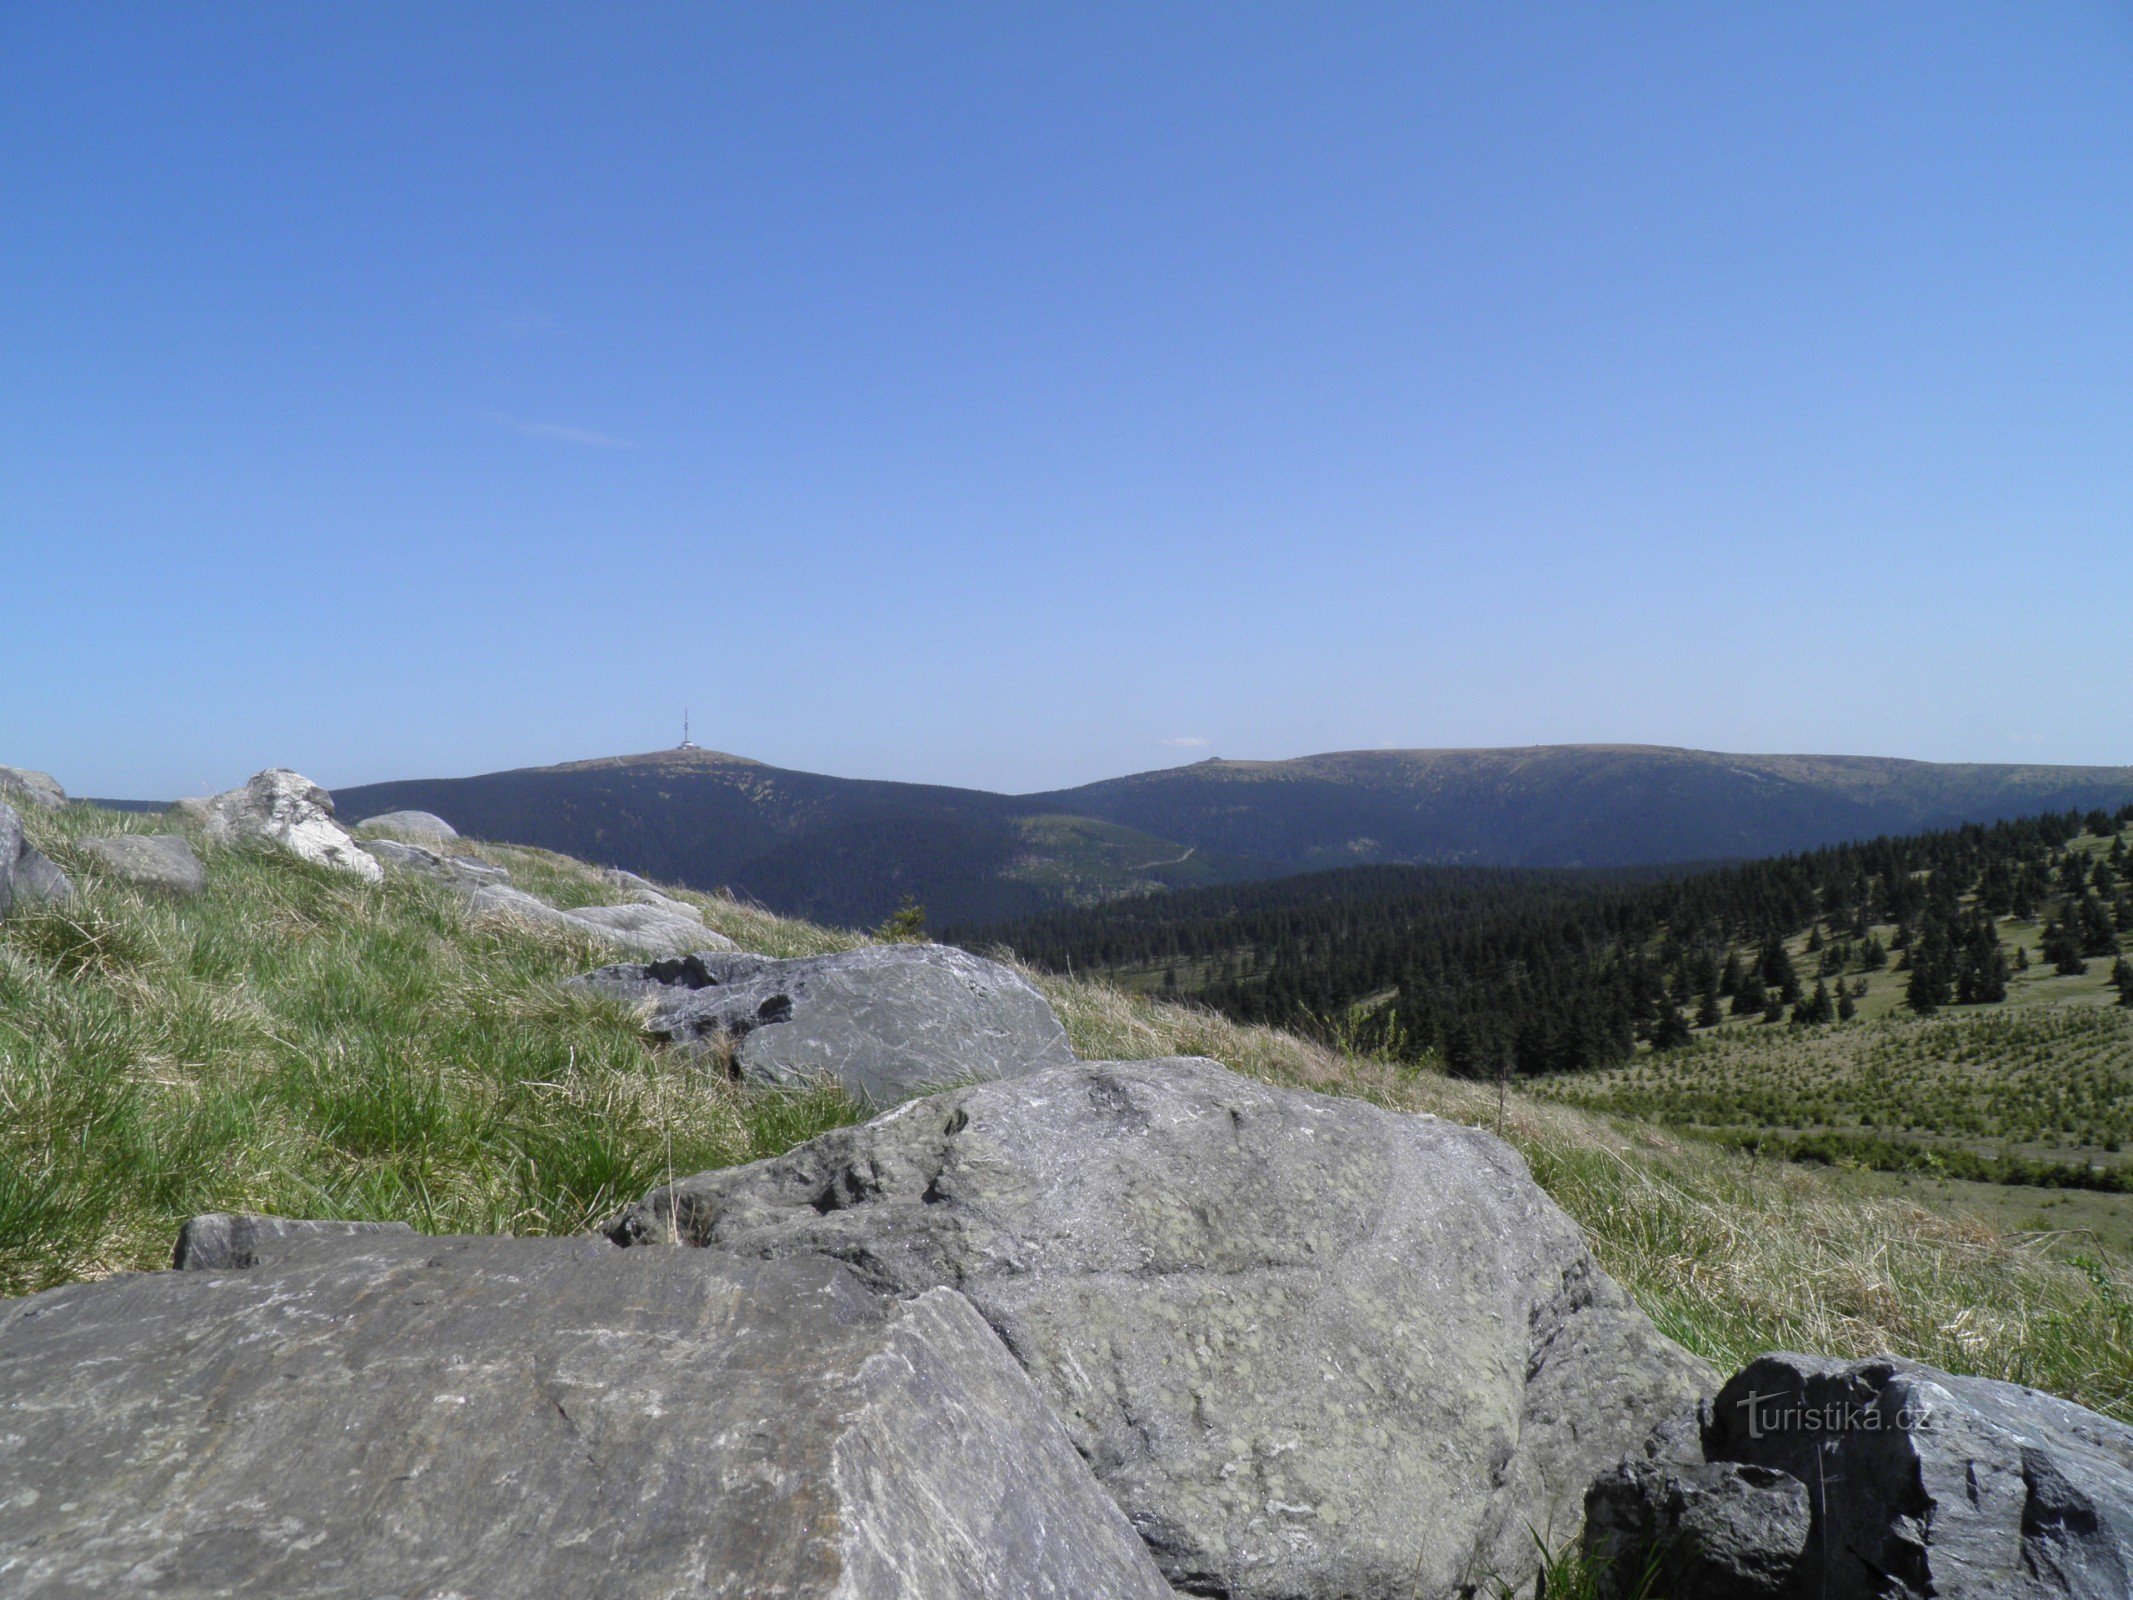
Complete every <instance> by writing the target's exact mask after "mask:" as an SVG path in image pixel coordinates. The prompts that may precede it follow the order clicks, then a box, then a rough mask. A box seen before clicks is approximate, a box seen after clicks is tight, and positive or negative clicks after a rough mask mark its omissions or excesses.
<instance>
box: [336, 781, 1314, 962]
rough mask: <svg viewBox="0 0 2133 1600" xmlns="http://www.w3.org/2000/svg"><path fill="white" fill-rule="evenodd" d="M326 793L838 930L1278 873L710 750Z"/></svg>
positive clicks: (345, 807) (1131, 837)
mask: <svg viewBox="0 0 2133 1600" xmlns="http://www.w3.org/2000/svg"><path fill="white" fill-rule="evenodd" d="M334 799H335V804H336V806H337V807H338V809H339V811H340V814H341V816H342V817H344V818H345V819H346V820H348V821H349V822H356V821H360V820H361V819H362V818H364V817H366V816H374V815H376V814H377V813H379V812H383V811H396V810H402V809H409V808H412V809H417V810H423V811H434V812H436V813H438V814H439V815H440V816H443V817H444V818H446V819H447V820H448V821H450V822H451V823H452V825H453V826H454V827H456V828H458V829H459V830H460V831H461V832H463V833H469V834H472V835H475V836H477V837H480V838H487V839H501V840H509V841H511V842H514V843H519V844H530V845H538V846H540V847H542V848H544V849H549V850H555V851H559V852H561V853H563V854H566V855H573V856H576V857H579V858H580V859H582V860H587V861H594V862H598V863H600V864H602V865H607V866H619V867H627V868H629V869H630V870H631V871H633V872H642V873H645V874H647V875H649V876H653V877H657V878H660V879H662V880H666V881H672V882H677V883H684V884H688V885H690V886H692V887H695V888H701V889H717V888H731V889H733V890H735V891H736V892H738V893H741V894H744V895H747V896H749V897H751V898H753V899H756V900H760V901H761V902H762V903H763V904H765V905H767V906H770V907H772V908H774V909H776V910H778V911H781V912H785V913H787V914H790V915H796V916H808V917H813V918H816V919H819V920H822V921H827V922H835V923H842V924H845V925H847V926H850V925H864V924H872V923H876V922H879V921H880V920H881V919H882V918H883V917H885V916H887V915H888V914H889V913H890V912H892V911H894V910H895V909H896V908H897V906H898V905H899V904H900V903H901V902H902V900H903V899H904V897H905V896H907V895H908V896H910V897H912V898H914V899H916V900H918V901H920V902H921V903H923V904H924V905H925V907H926V908H927V911H928V913H929V914H930V915H931V916H932V917H933V918H934V919H935V920H936V921H937V922H939V921H977V920H986V919H992V918H997V917H1012V916H1023V915H1028V914H1030V913H1032V912H1035V911H1039V910H1043V909H1046V908H1048V907H1052V906H1060V905H1077V904H1087V903H1091V902H1094V901H1098V900H1104V899H1111V898H1115V897H1117V896H1120V895H1128V894H1144V893H1149V892H1152V891H1155V890H1158V889H1166V888H1179V887H1185V886H1189V885H1195V884H1207V883H1223V882H1230V881H1235V880H1238V879H1242V878H1254V877H1267V876H1271V875H1274V874H1277V873H1279V872H1280V871H1281V870H1283V869H1282V867H1281V865H1280V864H1279V863H1272V862H1258V861H1240V860H1233V859H1229V858H1227V857H1224V856H1222V855H1220V854H1219V853H1213V852H1206V851H1200V850H1196V849H1194V848H1193V847H1191V846H1190V845H1186V844H1179V843H1176V842H1173V841H1171V840H1168V839H1155V838H1149V837H1147V836H1145V835H1143V834H1141V833H1139V832H1137V831H1136V830H1134V829H1133V828H1131V827H1127V826H1123V825H1120V824H1117V823H1112V822H1107V821H1102V820H1099V819H1095V818H1090V817H1075V816H1060V815H1056V814H1053V812H1052V810H1051V808H1049V807H1047V806H1045V805H1044V804H1042V803H1041V802H1039V801H1036V800H1033V799H1030V798H1020V797H1014V796H1008V795H998V794H989V793H986V792H985V791H983V790H977V789H953V788H947V787H941V786H935V785H931V784H913V783H883V782H876V781H873V780H869V779H858V778H831V777H824V776H821V775H819V774H817V773H811V772H792V771H788V770H786V769H784V768H781V767H771V766H766V765H764V764H763V763H762V762H759V761H750V760H747V759H745V758H743V757H740V756H731V755H725V754H722V753H720V752H718V751H715V750H665V751H655V752H653V753H650V754H647V755H638V756H615V757H610V758H608V759H605V760H598V761H573V762H569V763H566V764H564V765H562V766H555V767H529V768H523V769H520V770H517V771H512V772H493V773H487V774H484V775H483V776H480V777H473V778H425V779H417V780H414V781H410V782H402V783H375V784H365V785H362V786H359V787H356V788H350V789H341V790H338V791H336V792H335V796H334Z"/></svg>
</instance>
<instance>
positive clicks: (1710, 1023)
mask: <svg viewBox="0 0 2133 1600" xmlns="http://www.w3.org/2000/svg"><path fill="white" fill-rule="evenodd" d="M1725 1020H1726V1018H1725V1013H1723V1012H1722V1011H1720V1010H1719V1009H1718V992H1717V991H1716V990H1715V989H1706V990H1705V991H1704V995H1703V1001H1702V1003H1701V1004H1699V1005H1698V1006H1697V1007H1696V1026H1697V1027H1699V1028H1715V1027H1717V1026H1718V1025H1719V1024H1720V1023H1721V1022H1724V1021H1725Z"/></svg>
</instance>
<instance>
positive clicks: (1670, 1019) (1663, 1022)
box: [1652, 1005, 1691, 1050]
mask: <svg viewBox="0 0 2133 1600" xmlns="http://www.w3.org/2000/svg"><path fill="white" fill-rule="evenodd" d="M1690 1037H1691V1035H1690V1033H1689V1023H1688V1019H1687V1018H1686V1017H1684V1016H1683V1015H1682V1014H1681V1010H1680V1008H1679V1007H1678V1006H1671V1005H1662V1006H1661V1007H1660V1008H1659V1025H1658V1026H1657V1027H1656V1028H1654V1029H1653V1030H1652V1048H1653V1049H1654V1050H1678V1049H1680V1048H1681V1047H1682V1046H1683V1045H1685V1044H1687V1043H1688V1042H1689V1039H1690Z"/></svg>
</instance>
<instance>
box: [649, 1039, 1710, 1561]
mask: <svg viewBox="0 0 2133 1600" xmlns="http://www.w3.org/2000/svg"><path fill="white" fill-rule="evenodd" d="M611 1236H612V1237H614V1238H615V1239H617V1241H618V1242H632V1241H636V1240H646V1241H659V1240H665V1239H670V1238H680V1239H682V1240H684V1241H687V1242H691V1243H697V1244H702V1245H707V1246H710V1247H713V1248H716V1249H719V1250H725V1251H731V1252H734V1253H737V1254H741V1255H750V1256H762V1257H773V1258H781V1257H801V1256H811V1255H829V1256H833V1257H835V1258H837V1259H839V1260H842V1261H846V1262H849V1263H850V1264H851V1265H852V1267H853V1268H854V1270H855V1271H857V1272H858V1273H859V1275H860V1276H861V1277H862V1278H863V1279H864V1280H865V1281H866V1282H867V1283H868V1284H869V1285H870V1286H872V1287H875V1288H878V1289H883V1290H887V1291H891V1292H894V1293H897V1294H904V1295H911V1294H920V1293H923V1292H925V1291H926V1290H928V1289H930V1288H933V1287H936V1286H940V1285H952V1286H954V1287H955V1288H957V1289H958V1290H960V1291H961V1292H962V1293H963V1294H964V1295H966V1296H967V1297H968V1298H969V1300H970V1302H971V1303H972V1304H973V1305H974V1306H976V1307H977V1309H978V1310H979V1311H980V1312H981V1313H982V1314H983V1315H984V1317H985V1319H986V1321H987V1322H989V1323H990V1324H991V1325H992V1326H993V1327H994V1328H995V1329H997V1330H998V1332H999V1333H1000V1335H1001V1337H1002V1338H1003V1340H1004V1341H1005V1342H1006V1344H1007V1347H1008V1348H1009V1349H1010V1350H1012V1351H1013V1352H1014V1354H1015V1357H1016V1359H1018V1360H1019V1361H1020V1362H1021V1363H1022V1364H1023V1366H1024V1367H1025V1368H1027V1369H1028V1371H1029V1374H1030V1376H1031V1378H1032V1379H1034V1380H1035V1382H1036V1385H1037V1388H1038V1390H1039V1392H1041V1393H1042V1394H1043V1395H1044V1397H1045V1398H1046V1399H1047V1400H1048V1401H1050V1402H1051V1405H1052V1408H1053V1410H1054V1411H1056V1412H1057V1413H1058V1415H1059V1416H1060V1418H1061V1419H1062V1420H1063V1421H1064V1422H1065V1423H1066V1426H1067V1429H1068V1431H1069V1433H1070V1434H1071V1435H1072V1437H1073V1440H1074V1443H1075V1446H1076V1448H1077V1449H1079V1450H1080V1452H1081V1453H1082V1455H1083V1456H1084V1458H1085V1459H1087V1461H1088V1462H1089V1463H1090V1465H1091V1466H1092V1467H1093V1468H1094V1469H1095V1472H1096V1475H1097V1476H1098V1477H1099V1478H1100V1479H1101V1480H1102V1481H1103V1483H1104V1485H1105V1487H1107V1488H1108V1489H1109V1490H1110V1491H1111V1493H1112V1495H1113V1496H1114V1497H1115V1498H1116V1499H1117V1501H1118V1502H1119V1504H1120V1505H1121V1506H1123V1507H1124V1508H1125V1509H1126V1512H1127V1515H1128V1516H1129V1517H1130V1518H1131V1519H1132V1521H1133V1524H1134V1526H1135V1527H1136V1528H1138V1529H1139V1530H1140V1533H1141V1535H1142V1537H1143V1538H1144V1539H1145V1540H1147V1542H1148V1544H1149V1547H1150V1548H1151V1549H1152V1550H1153V1551H1154V1552H1155V1555H1156V1559H1157V1562H1158V1564H1159V1565H1160V1566H1161V1567H1162V1569H1163V1571H1164V1574H1165V1576H1166V1577H1167V1578H1168V1580H1169V1581H1170V1582H1171V1583H1172V1584H1173V1585H1175V1586H1176V1587H1178V1588H1180V1589H1183V1590H1186V1591H1188V1592H1190V1593H1194V1594H1207V1595H1227V1596H1231V1597H1234V1600H1262V1597H1263V1600H1274V1597H1277V1596H1278V1597H1291V1600H1293V1597H1311V1600H1333V1597H1336V1596H1338V1597H1343V1600H1394V1597H1398V1600H1443V1597H1450V1596H1454V1595H1464V1594H1470V1593H1472V1592H1474V1590H1473V1588H1472V1587H1471V1586H1473V1585H1476V1584H1478V1583H1479V1582H1480V1581H1481V1580H1482V1578H1484V1577H1485V1576H1487V1575H1489V1574H1491V1573H1494V1574H1497V1575H1499V1576H1500V1577H1502V1578H1503V1579H1504V1580H1505V1581H1518V1580H1520V1579H1521V1578H1529V1577H1530V1576H1531V1574H1532V1571H1533V1568H1534V1558H1533V1539H1532V1532H1531V1531H1530V1530H1543V1531H1546V1532H1548V1533H1550V1534H1551V1535H1552V1536H1553V1537H1554V1538H1556V1539H1557V1540H1561V1539H1564V1538H1568V1537H1571V1536H1573V1535H1574V1534H1575V1532H1576V1530H1577V1528H1578V1525H1579V1520H1580V1517H1581V1515H1582V1512H1583V1502H1582V1497H1583V1494H1584V1491H1585V1486H1586V1485H1587V1484H1589V1483H1590V1482H1591V1481H1592V1479H1593V1477H1594V1476H1595V1475H1596V1474H1597V1473H1599V1472H1600V1471H1601V1470H1602V1469H1604V1468H1605V1467H1607V1466H1609V1465H1611V1464H1612V1463H1614V1462H1615V1461H1617V1460H1618V1459H1620V1458H1621V1457H1622V1456H1623V1455H1624V1454H1625V1453H1626V1452H1628V1451H1629V1450H1631V1449H1633V1448H1634V1447H1636V1446H1637V1444H1638V1443H1639V1442H1640V1441H1641V1440H1643V1439H1644V1438H1645V1437H1646V1435H1647V1434H1648V1433H1649V1432H1650V1431H1651V1430H1652V1429H1653V1427H1654V1426H1655V1425H1656V1424H1658V1423H1659V1422H1660V1421H1661V1420H1663V1419H1664V1418H1665V1417H1667V1416H1669V1415H1673V1414H1675V1413H1678V1412H1680V1411H1683V1410H1686V1409H1688V1408H1690V1407H1692V1406H1693V1405H1694V1403H1695V1399H1696V1396H1697V1395H1698V1394H1700V1393H1708V1392H1709V1389H1710V1387H1711V1386H1712V1384H1713V1383H1714V1381H1715V1377H1716V1375H1715V1374H1714V1373H1712V1372H1711V1371H1710V1369H1709V1368H1708V1367H1706V1366H1704V1365H1703V1364H1702V1363H1701V1362H1699V1361H1697V1360H1695V1359H1694V1358H1693V1357H1690V1356H1689V1355H1687V1354H1686V1353H1685V1352H1683V1351H1682V1350H1681V1349H1679V1347H1677V1346H1675V1345H1673V1344H1672V1343H1670V1342H1669V1341H1668V1340H1666V1339H1665V1338H1663V1337H1662V1336H1661V1335H1659V1334H1658V1333H1657V1332H1656V1331H1655V1330H1654V1329H1653V1328H1652V1326H1651V1325H1650V1323H1649V1322H1648V1321H1646V1319H1645V1317H1644V1315H1643V1313H1641V1312H1640V1311H1638V1310H1637V1309H1636V1307H1635V1306H1634V1305H1633V1304H1631V1302H1630V1301H1629V1300H1628V1298H1627V1297H1626V1296H1625V1295H1624V1294H1623V1293H1622V1291H1621V1290H1620V1289H1619V1288H1618V1287H1617V1286H1616V1285H1615V1284H1614V1283H1613V1282H1612V1281H1611V1280H1610V1279H1608V1278H1607V1277H1606V1276H1605V1275H1604V1274H1603V1273H1602V1272H1601V1271H1600V1270H1599V1268H1598V1267H1597V1266H1596V1265H1595V1264H1594V1262H1593V1260H1592V1257H1591V1255H1590V1254H1589V1253H1588V1252H1587V1250H1586V1247H1585V1242H1584V1239H1583V1236H1582V1235H1581V1234H1580V1233H1579V1231H1578V1228H1577V1226H1576V1225H1575V1224H1574V1223H1573V1222H1572V1221H1571V1220H1570V1219H1569V1218H1568V1217H1566V1216H1565V1215H1564V1214H1563V1213H1562V1212H1561V1211H1560V1210H1559V1209H1557V1207H1556V1206H1555V1204H1554V1202H1552V1201H1551V1200H1550V1199H1549V1198H1548V1197H1547V1195H1546V1194H1545V1193H1543V1192H1542V1190H1541V1189H1540V1187H1539V1186H1538V1185H1537V1184H1535V1183H1534V1182H1533V1180H1532V1178H1531V1176H1530V1175H1529V1174H1528V1173H1527V1171H1526V1168H1525V1164H1524V1163H1523V1162H1522V1161H1521V1160H1520V1159H1519V1158H1518V1156H1517V1154H1516V1153H1515V1152H1513V1151H1512V1150H1511V1149H1510V1148H1509V1147H1508V1146H1507V1145H1505V1144H1503V1143H1502V1142H1501V1141H1499V1140H1497V1139H1495V1138H1493V1137H1491V1136H1490V1135H1488V1134H1486V1133H1483V1132H1481V1131H1479V1130H1477V1129H1474V1128H1468V1127H1463V1126H1461V1125H1459V1124H1456V1123H1450V1122H1442V1121H1439V1120H1437V1119H1436V1118H1433V1117H1425V1116H1414V1115H1405V1114H1401V1113H1397V1112H1391V1111H1386V1110H1382V1109H1380V1108H1378V1107H1375V1106H1372V1105H1369V1104H1367V1103H1365V1102H1363V1101H1359V1100H1349V1099H1334V1098H1329V1097H1326V1096H1322V1095H1316V1094H1308V1093H1304V1092H1301V1091H1296V1090H1289V1089H1281V1088H1275V1087H1273V1086H1271V1085H1267V1084H1263V1083H1259V1082H1256V1081H1254V1080H1250V1079H1246V1078H1241V1077H1238V1076H1236V1075H1235V1074H1233V1073H1230V1072H1227V1071H1225V1070H1224V1069H1223V1068H1221V1067H1220V1066H1218V1065H1216V1064H1215V1063H1213V1062H1210V1061H1199V1060H1168V1061H1130V1062H1129V1061H1099V1062H1088V1063H1084V1064H1079V1065H1076V1066H1072V1067H1064V1068H1054V1069H1050V1070H1047V1071H1043V1072H1038V1073H1034V1074H1031V1075H1029V1076H1026V1077H1021V1078H1015V1079H1011V1080H1008V1081H1005V1082H999V1083H989V1084H984V1085H980V1086H978V1087H975V1088H969V1089H963V1090H959V1091H957V1092H955V1093H953V1094H945V1095H939V1096H936V1097H934V1098H931V1099H926V1100H917V1101H913V1102H911V1103H910V1104H907V1105H904V1106H901V1107H899V1108H897V1109H896V1110H895V1111H892V1112H890V1113H889V1114H888V1115H886V1116H883V1117H880V1118H877V1119H876V1120H875V1121H873V1122H871V1123H868V1124H867V1125H866V1126H864V1127H860V1128H851V1129H844V1130H840V1131H838V1132H835V1133H830V1134H825V1135H823V1136H822V1137H820V1138H817V1139H814V1140H811V1141H810V1142H808V1143H807V1144H804V1145H801V1146H799V1147H797V1148H796V1149H794V1150H792V1151H790V1152H788V1153H787V1154H786V1155H784V1156H781V1157H778V1158H776V1159H774V1160H770V1161H763V1162H757V1163H756V1164H754V1165H752V1166H748V1167H742V1168H737V1169H733V1170H729V1171H725V1172H714V1173H706V1174H703V1175H702V1176H700V1177H694V1178H690V1179H688V1180H686V1181H685V1182H682V1183H680V1184H676V1185H674V1186H672V1187H671V1188H668V1189H663V1190H660V1191H657V1192H655V1193H654V1194H653V1195H651V1196H650V1197H649V1198H648V1199H647V1200H646V1201H645V1202H643V1203H642V1204H640V1205H638V1206H636V1207H634V1208H633V1209H632V1210H631V1211H629V1212H628V1213H626V1214H625V1215H624V1216H623V1217H622V1218H621V1219H619V1220H618V1222H617V1223H616V1224H615V1225H614V1226H613V1228H612V1232H611Z"/></svg>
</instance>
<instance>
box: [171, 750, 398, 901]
mask: <svg viewBox="0 0 2133 1600" xmlns="http://www.w3.org/2000/svg"><path fill="white" fill-rule="evenodd" d="M203 825H204V826H205V828H206V829H207V836H208V838H209V839H210V840H211V841H213V842H214V843H216V844H237V843H242V842H245V841H249V840H264V841H265V842H267V843H269V844H273V845H277V846H279V847H280V848H281V849H283V850H286V851H288V852H289V853H290V854H291V855H293V856H297V857H300V858H301V859H303V860H305V861H310V862H315V863H316V864H318V865H319V866H322V867H332V868H334V869H336V870H337V871H341V872H347V873H352V874H354V875H355V876H356V877H358V878H362V879H365V880H366V881H368V882H371V883H377V882H379V881H380V880H382V879H383V878H384V876H385V869H384V868H383V867H381V866H379V865H378V863H377V861H376V859H375V858H374V857H372V856H370V855H367V854H365V853H364V851H363V849H362V847H361V846H360V845H358V844H357V843H356V842H355V839H354V837H353V836H352V835H351V834H349V832H348V831H347V830H346V829H345V828H343V827H342V826H341V825H340V824H339V823H337V822H335V821H334V820H333V796H332V795H330V794H328V793H327V792H326V791H325V790H324V789H321V788H320V787H319V786H318V785H317V784H315V783H313V782H312V781H311V780H310V779H309V778H306V777H304V776H303V775H302V774H300V773H295V772H291V771H289V770H288V769H287V768H286V767H271V768H269V769H268V770H267V771H265V772H262V773H258V774H256V775H255V776H254V777H253V778H252V781H251V782H249V783H247V784H246V785H245V786H244V787H243V788H242V789H232V790H230V791H229V792H228V793H227V794H218V795H216V796H215V798H214V799H212V800H210V801H208V802H207V805H206V808H205V813H204V818H203Z"/></svg>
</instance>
